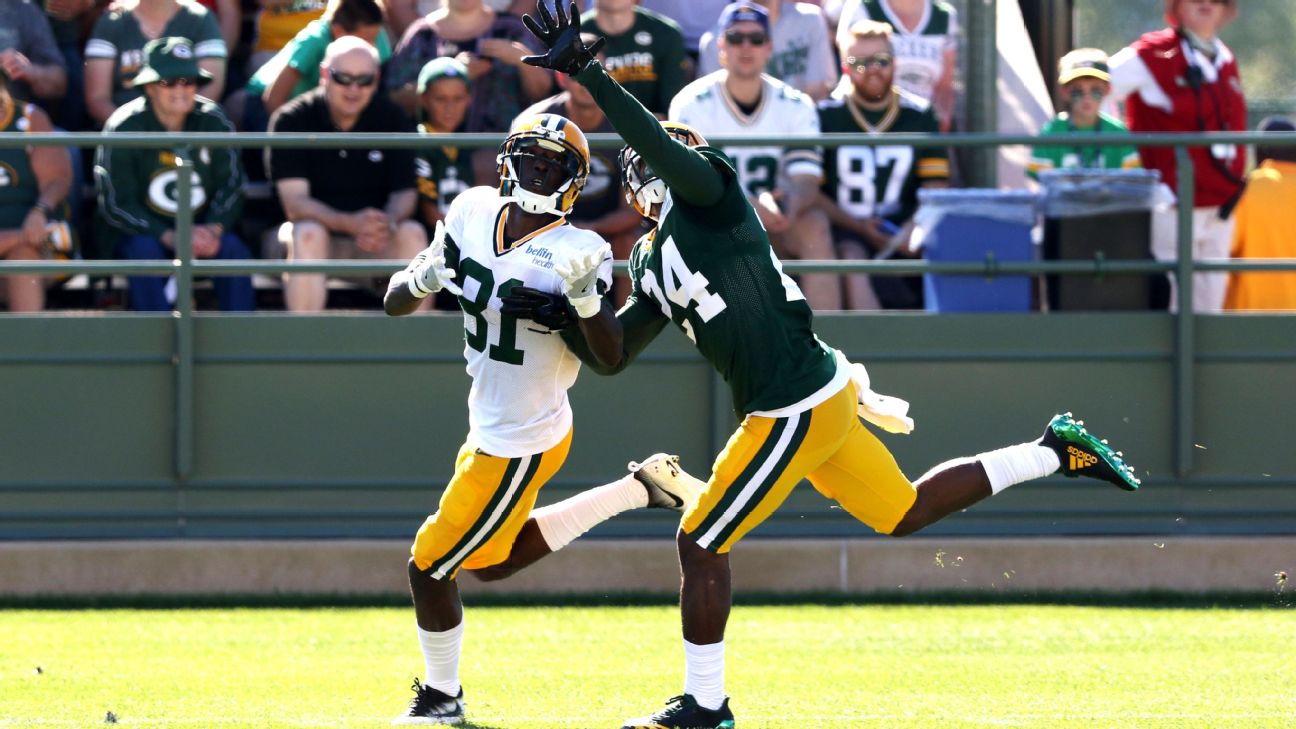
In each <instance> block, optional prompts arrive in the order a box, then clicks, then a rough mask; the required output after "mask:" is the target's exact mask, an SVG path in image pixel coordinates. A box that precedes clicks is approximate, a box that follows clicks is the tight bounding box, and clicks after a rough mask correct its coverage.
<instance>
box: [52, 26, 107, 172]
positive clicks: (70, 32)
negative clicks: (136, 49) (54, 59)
mask: <svg viewBox="0 0 1296 729" xmlns="http://www.w3.org/2000/svg"><path fill="white" fill-rule="evenodd" d="M44 5H45V15H46V17H48V18H49V24H50V30H51V31H53V33H54V42H55V44H57V47H58V51H59V55H61V56H62V57H63V66H64V68H66V69H67V88H66V89H65V90H64V93H63V95H62V97H63V98H62V102H61V103H60V104H59V108H58V109H57V110H55V111H54V123H55V124H58V125H59V126H61V127H63V128H64V129H68V130H73V131H75V130H79V129H84V128H85V123H86V110H85V69H84V67H83V65H84V59H83V58H82V57H81V51H82V45H83V44H82V43H81V27H82V25H84V24H85V23H86V22H87V17H92V15H91V14H92V13H94V12H95V8H96V5H95V0H45V2H44ZM74 151H76V152H78V153H79V152H80V150H74Z"/></svg>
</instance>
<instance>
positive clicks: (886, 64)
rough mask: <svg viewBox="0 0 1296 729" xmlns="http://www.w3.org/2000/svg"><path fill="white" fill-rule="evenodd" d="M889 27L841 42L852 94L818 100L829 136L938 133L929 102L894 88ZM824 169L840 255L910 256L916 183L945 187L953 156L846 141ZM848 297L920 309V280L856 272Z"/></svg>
mask: <svg viewBox="0 0 1296 729" xmlns="http://www.w3.org/2000/svg"><path fill="white" fill-rule="evenodd" d="M891 33H892V30H891V26H889V25H887V24H886V23H877V22H874V21H871V20H864V21H860V22H858V23H856V24H855V27H853V28H851V30H850V34H849V35H847V36H846V37H847V38H849V39H850V40H849V42H845V43H843V44H842V46H841V48H840V50H841V54H842V71H843V72H844V74H845V76H846V78H847V79H848V81H849V84H850V87H849V88H850V89H851V93H850V95H849V96H846V97H844V98H834V99H830V100H828V101H824V102H822V103H820V104H819V126H820V129H821V130H822V131H823V132H824V133H825V134H827V133H829V132H849V133H853V134H858V133H860V132H867V133H869V134H903V133H909V134H914V133H927V134H931V133H935V132H937V131H938V124H937V121H936V116H935V115H934V114H933V113H932V111H931V108H930V107H929V106H927V104H925V103H924V102H923V101H922V100H921V99H917V98H915V97H912V96H910V95H908V94H905V93H903V92H901V91H900V90H899V89H897V88H896V87H895V86H894V82H895V72H896V62H895V55H894V53H893V46H892V45H891ZM824 171H825V176H824V186H823V193H824V194H823V196H821V197H820V201H821V204H822V206H823V208H824V210H825V211H827V213H828V217H829V218H830V219H831V220H832V223H833V226H834V227H835V228H836V230H835V233H836V236H837V252H838V254H839V255H840V256H841V257H842V258H853V259H859V258H890V257H892V256H893V255H899V256H912V255H913V253H911V252H910V251H909V247H908V245H907V242H908V241H907V238H908V233H909V232H910V231H911V230H912V226H911V225H910V224H909V223H910V220H911V219H912V218H913V215H914V213H915V212H916V210H917V207H918V189H919V188H920V187H945V186H947V185H948V180H949V159H948V156H947V153H946V151H945V149H944V148H940V147H925V148H923V149H915V148H913V147H909V146H878V147H863V146H855V145H844V146H841V147H837V148H836V149H835V150H833V151H831V152H829V153H828V154H827V155H826V158H825V160H824ZM847 300H848V304H849V305H850V307H851V308H853V309H876V308H885V309H921V308H922V306H923V300H922V279H921V278H918V277H906V278H897V277H894V276H878V277H876V278H873V279H872V280H870V277H869V276H868V275H866V274H852V275H851V276H849V277H847Z"/></svg>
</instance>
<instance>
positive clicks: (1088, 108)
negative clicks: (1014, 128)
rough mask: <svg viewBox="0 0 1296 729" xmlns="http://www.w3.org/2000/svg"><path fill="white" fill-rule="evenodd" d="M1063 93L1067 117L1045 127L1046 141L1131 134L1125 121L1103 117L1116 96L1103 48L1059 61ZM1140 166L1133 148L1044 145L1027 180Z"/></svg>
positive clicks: (1063, 115) (1034, 153) (1035, 155)
mask: <svg viewBox="0 0 1296 729" xmlns="http://www.w3.org/2000/svg"><path fill="white" fill-rule="evenodd" d="M1058 87H1059V90H1060V92H1061V96H1062V103H1061V107H1062V108H1064V109H1066V111H1063V112H1062V113H1060V114H1058V115H1057V118H1055V119H1053V120H1052V121H1050V122H1049V123H1047V124H1045V125H1044V128H1043V129H1041V130H1040V136H1052V135H1058V134H1071V133H1073V132H1091V133H1092V132H1097V133H1102V134H1127V133H1128V130H1127V129H1126V128H1125V124H1124V123H1122V122H1121V121H1120V120H1119V119H1115V118H1113V117H1110V116H1108V115H1106V114H1104V113H1102V105H1103V100H1104V99H1106V98H1107V95H1108V94H1110V93H1111V73H1110V72H1109V70H1108V67H1107V54H1106V53H1104V52H1102V51H1100V50H1098V49H1097V48H1079V49H1076V50H1074V51H1071V52H1070V53H1068V54H1066V55H1065V56H1063V57H1062V60H1061V61H1058ZM1138 166H1139V156H1138V150H1137V149H1135V148H1134V147H1133V146H1128V147H1125V146H1121V147H1080V146H1077V145H1047V146H1045V145H1041V146H1038V147H1035V149H1034V150H1033V151H1032V153H1031V161H1030V164H1029V165H1028V166H1027V168H1026V174H1027V175H1030V177H1031V179H1036V180H1037V179H1039V173H1040V172H1041V171H1042V170H1054V169H1071V168H1075V167H1086V168H1104V169H1133V168H1136V167H1138Z"/></svg>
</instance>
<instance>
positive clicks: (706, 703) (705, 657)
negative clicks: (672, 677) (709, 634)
mask: <svg viewBox="0 0 1296 729" xmlns="http://www.w3.org/2000/svg"><path fill="white" fill-rule="evenodd" d="M684 693H686V694H688V695H689V696H692V697H693V698H694V699H695V700H696V701H697V702H698V706H701V707H702V708H704V709H710V710H712V711H715V710H716V709H719V708H720V706H721V705H722V704H724V699H725V693H724V641H723V640H722V641H720V642H719V643H710V644H708V645H697V644H696V643H690V642H688V641H687V640H686V641H684Z"/></svg>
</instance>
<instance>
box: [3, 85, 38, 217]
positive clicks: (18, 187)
mask: <svg viewBox="0 0 1296 729" xmlns="http://www.w3.org/2000/svg"><path fill="white" fill-rule="evenodd" d="M31 110H32V105H31V104H24V103H22V102H14V103H12V104H9V116H8V118H0V134H26V133H27V131H28V130H29V129H30V126H31V120H30V118H29V116H28V115H29V114H31ZM39 197H40V186H39V185H37V184H36V172H35V171H34V170H33V169H32V166H31V158H30V157H29V156H28V155H27V150H26V149H23V148H22V147H5V148H2V149H0V230H12V229H14V228H21V227H22V224H23V221H24V220H25V219H26V218H27V213H29V212H31V209H32V206H33V205H35V204H36V200H37V198H39Z"/></svg>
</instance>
